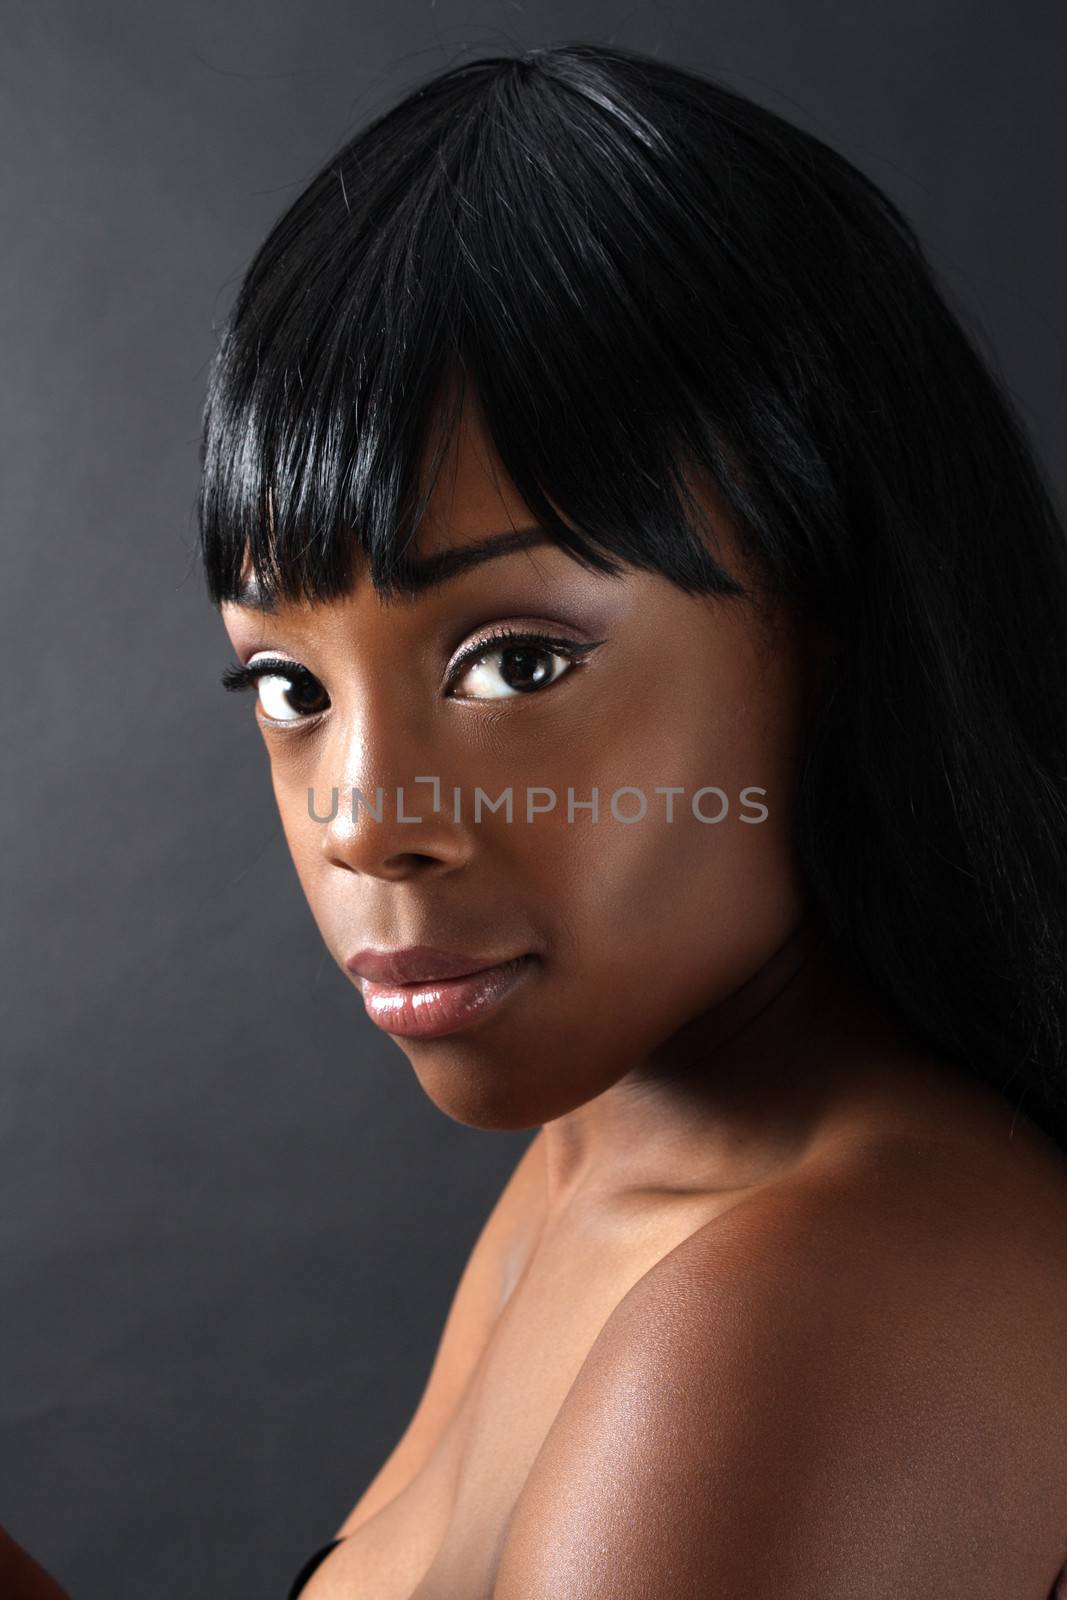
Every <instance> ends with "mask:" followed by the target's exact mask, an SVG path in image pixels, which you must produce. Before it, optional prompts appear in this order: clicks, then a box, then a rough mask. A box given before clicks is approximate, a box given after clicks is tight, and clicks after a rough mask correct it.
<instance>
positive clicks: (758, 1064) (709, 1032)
mask: <svg viewBox="0 0 1067 1600" xmlns="http://www.w3.org/2000/svg"><path fill="white" fill-rule="evenodd" d="M893 1038H894V1035H893V1033H892V1029H891V1027H890V1025H889V1024H888V1023H887V1021H886V1020H885V1018H884V1017H883V1016H882V1015H881V1013H880V1012H879V1010H878V1008H877V1007H876V1006H875V1005H874V1004H873V1003H872V1002H871V1000H870V999H869V997H867V996H865V995H862V994H860V993H859V991H858V990H856V989H855V988H853V987H851V986H849V985H847V984H845V983H844V982H842V980H841V978H840V976H839V975H838V973H837V972H836V971H835V969H834V967H833V965H832V963H831V961H830V960H829V958H828V955H827V952H826V950H825V947H824V946H823V945H822V944H821V942H820V941H819V940H818V939H817V937H816V936H815V935H814V934H813V932H812V930H811V928H810V927H809V925H808V924H806V923H803V922H802V923H800V924H799V925H798V926H797V927H796V928H795V929H794V931H793V933H792V934H791V935H790V936H789V937H788V938H787V939H786V940H785V941H784V943H783V944H782V945H781V946H780V947H779V948H778V950H776V951H775V953H774V954H773V955H772V956H771V957H770V959H769V960H768V961H767V962H765V963H764V965H763V966H762V967H760V969H759V970H758V971H757V972H756V973H754V974H753V975H752V976H751V977H750V978H748V979H747V980H746V981H745V982H744V983H743V984H742V985H741V986H740V987H739V988H737V989H736V990H734V991H733V992H732V993H730V994H729V995H727V996H726V997H725V998H723V999H721V1000H719V1001H717V1002H716V1003H715V1004H714V1005H713V1006H711V1007H709V1008H708V1009H707V1010H705V1011H702V1012H701V1013H700V1014H699V1015H698V1016H696V1017H694V1018H692V1019H691V1020H690V1021H689V1022H687V1023H686V1024H685V1026H684V1027H683V1028H682V1029H680V1030H679V1031H678V1032H677V1033H676V1034H674V1035H673V1036H672V1037H671V1038H670V1039H668V1040H666V1041H665V1042H664V1043H663V1044H662V1045H661V1046H659V1047H658V1048H657V1050H656V1051H655V1052H654V1053H653V1055H652V1056H651V1057H650V1058H648V1059H647V1060H645V1061H643V1062H642V1063H641V1064H640V1065H639V1066H637V1067H635V1068H633V1069H632V1070H631V1071H629V1072H627V1074H626V1075H625V1076H624V1077H623V1078H621V1079H619V1081H618V1082H617V1083H615V1084H613V1085H612V1087H611V1088H610V1089H608V1090H606V1091H605V1092H604V1093H603V1094H600V1095H598V1096H597V1097H596V1098H595V1099H594V1100H591V1101H589V1102H587V1103H586V1104H585V1105H582V1106H579V1107H578V1108H577V1109H576V1110H574V1111H572V1112H568V1113H566V1114H565V1115H563V1116H561V1117H557V1118H556V1119H555V1120H554V1121H552V1122H549V1123H546V1124H545V1125H544V1129H543V1134H542V1137H543V1139H544V1147H545V1159H546V1170H547V1175H548V1195H547V1202H548V1208H549V1212H550V1213H557V1212H561V1211H563V1210H564V1209H566V1207H567V1206H568V1205H569V1204H570V1202H571V1201H572V1200H573V1199H575V1198H576V1197H577V1196H578V1195H579V1194H581V1195H583V1196H590V1195H594V1194H595V1195H596V1196H598V1197H605V1198H610V1197H611V1195H613V1194H621V1193H622V1192H623V1191H626V1190H630V1191H632V1190H634V1189H641V1190H648V1191H660V1192H663V1193H678V1192H685V1191H690V1190H693V1191H701V1192H722V1193H728V1192H731V1191H735V1190H739V1189H743V1188H747V1187H750V1186H751V1185H753V1184H757V1183H761V1182H764V1181H766V1180H767V1179H769V1178H772V1177H774V1176H777V1175H780V1174H781V1173H783V1172H784V1171H785V1170H787V1169H788V1168H789V1167H790V1166H792V1165H795V1164H796V1163H797V1162H798V1161H800V1160H801V1159H803V1157H804V1156H805V1155H806V1154H807V1152H808V1151H809V1149H810V1148H811V1146H812V1144H813V1141H814V1140H815V1139H816V1138H818V1137H819V1135H820V1134H821V1133H822V1132H823V1131H824V1130H825V1129H826V1127H827V1126H828V1123H829V1122H830V1120H831V1119H833V1118H835V1117H837V1116H840V1115H841V1114H843V1112H844V1108H845V1105H846V1102H849V1101H851V1100H854V1099H855V1098H856V1096H857V1095H859V1094H861V1093H862V1091H863V1089H864V1088H865V1086H869V1084H870V1082H871V1078H872V1075H873V1074H874V1073H875V1072H876V1071H877V1070H878V1064H881V1065H883V1066H884V1062H885V1059H886V1046H887V1045H890V1044H891V1042H892V1040H893Z"/></svg>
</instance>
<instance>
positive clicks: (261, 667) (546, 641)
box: [222, 628, 604, 722]
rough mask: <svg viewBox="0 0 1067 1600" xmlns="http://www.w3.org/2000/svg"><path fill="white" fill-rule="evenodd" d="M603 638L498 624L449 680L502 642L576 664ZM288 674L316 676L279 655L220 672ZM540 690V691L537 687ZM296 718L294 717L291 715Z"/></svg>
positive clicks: (243, 682) (242, 677)
mask: <svg viewBox="0 0 1067 1600" xmlns="http://www.w3.org/2000/svg"><path fill="white" fill-rule="evenodd" d="M603 643H604V641H603V639H594V640H592V641H590V642H589V643H579V641H578V640H576V639H557V638H555V637H554V636H553V635H551V634H547V633H535V632H531V631H528V630H523V629H515V628H501V629H499V630H498V631H497V632H496V633H493V634H489V635H488V636H487V637H486V638H484V639H479V640H477V641H476V643H474V644H472V645H471V646H470V647H469V648H468V649H467V650H465V651H464V652H463V654H462V655H461V656H460V657H459V658H458V660H457V661H456V662H455V664H454V666H453V668H452V672H451V675H450V677H449V683H450V684H451V683H454V682H455V680H456V679H457V678H458V677H461V676H462V670H461V669H463V668H465V667H467V666H468V665H471V664H474V663H476V662H478V661H481V660H483V659H484V658H485V657H486V656H489V655H492V654H493V651H494V650H496V649H500V648H501V646H502V645H503V646H518V645H524V644H525V645H536V646H537V647H538V648H539V649H542V650H545V651H546V652H548V653H550V654H552V655H560V656H566V657H567V659H568V660H569V661H570V662H571V664H572V665H573V666H577V665H579V658H580V657H581V656H584V655H585V653H586V652H587V651H588V650H594V649H595V648H596V646H597V645H598V644H603ZM268 676H270V677H276V678H291V679H293V680H294V682H295V681H298V680H299V679H300V678H302V677H305V678H310V679H311V681H312V682H313V683H317V682H318V679H317V678H316V677H315V675H314V673H312V672H309V671H308V669H307V667H305V666H302V665H301V664H300V662H298V661H286V660H283V659H282V657H280V656H268V657H266V658H265V659H264V660H263V661H257V662H256V663H255V664H254V666H251V667H242V666H229V667H226V668H225V669H224V670H223V673H222V687H223V688H224V689H234V690H238V691H240V690H243V689H254V688H255V687H256V684H257V683H258V682H259V680H260V678H265V677H268ZM539 692H543V691H539ZM316 715H321V713H316V712H309V713H308V715H307V716H306V717H302V718H300V719H299V720H300V721H302V722H311V721H312V719H313V718H314V717H315V716H316ZM294 720H297V719H294Z"/></svg>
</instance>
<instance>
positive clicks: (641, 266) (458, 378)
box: [199, 43, 1067, 1150]
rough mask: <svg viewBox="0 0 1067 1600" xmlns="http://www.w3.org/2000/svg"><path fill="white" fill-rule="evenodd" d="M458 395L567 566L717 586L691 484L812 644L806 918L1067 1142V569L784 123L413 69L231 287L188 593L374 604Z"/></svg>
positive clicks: (694, 89) (473, 65)
mask: <svg viewBox="0 0 1067 1600" xmlns="http://www.w3.org/2000/svg"><path fill="white" fill-rule="evenodd" d="M468 392H471V393H472V394H473V397H474V399H475V401H476V403H477V404H478V405H479V407H480V410H481V413H482V415H483V417H484V421H485V425H486V427H487V430H488V433H489V436H490V438H491V440H492V443H493V445H494V447H495V449H496V452H497V454H498V456H499V458H500V460H501V462H502V463H503V466H504V468H505V469H506V471H507V473H508V474H509V476H510V477H511V479H512V481H513V482H514V484H515V486H516V487H517V489H518V491H519V493H520V495H521V496H522V498H523V500H524V501H525V503H526V504H527V505H528V506H529V507H530V509H531V512H532V513H533V515H534V517H535V519H536V521H537V522H539V523H541V524H542V525H543V526H544V527H545V528H546V529H547V530H548V532H549V533H550V535H551V536H552V537H553V538H554V539H556V540H557V541H558V542H559V543H560V544H561V545H563V546H564V548H566V549H567V550H568V551H569V552H570V554H571V555H572V556H573V557H574V559H575V560H577V561H579V562H581V563H583V564H585V565H588V566H591V567H593V568H594V569H596V570H600V571H605V572H614V571H619V570H620V565H619V563H620V562H621V563H628V564H630V565H632V566H636V567H638V568H643V569H645V570H647V571H654V572H658V573H661V574H662V575H664V576H666V577H667V578H669V579H670V580H671V581H673V582H674V583H676V584H677V585H679V586H680V587H681V588H682V589H683V590H685V591H686V592H689V593H702V592H703V593H711V592H719V593H724V594H731V593H739V592H740V593H744V592H746V591H745V590H744V587H743V585H740V584H739V582H738V580H737V579H736V577H735V576H734V575H732V574H731V573H730V572H729V571H728V570H727V569H726V568H725V567H724V566H723V565H721V564H720V563H719V562H718V561H717V560H716V559H715V558H714V556H713V555H712V553H711V546H713V544H714V539H713V537H712V539H711V541H710V543H709V540H708V538H707V537H704V536H703V535H704V534H706V533H708V532H709V531H711V532H712V534H713V530H709V529H707V528H705V529H703V530H702V529H701V527H700V522H701V511H700V505H699V503H698V501H697V499H696V498H695V497H694V496H693V495H691V494H690V492H689V481H690V480H689V474H690V473H693V474H695V475H696V476H697V477H699V476H700V475H704V476H705V478H706V481H709V482H713V483H714V484H715V486H716V487H717V489H718V491H719V493H720V494H721V495H722V497H723V498H724V500H725V503H726V505H727V506H728V508H729V511H730V513H731V515H732V517H733V519H734V522H735V526H736V529H737V534H738V537H739V539H740V541H741V545H742V549H743V550H744V551H745V552H746V553H747V554H748V555H749V556H751V558H752V560H753V562H754V564H755V569H756V570H758V571H759V572H760V573H761V574H762V575H763V576H764V578H765V579H766V584H767V587H768V588H770V589H772V590H774V591H776V592H780V593H782V594H786V595H789V596H793V597H795V599H796V600H797V601H798V602H799V604H800V606H801V607H802V608H803V610H804V612H805V613H806V614H807V615H808V616H810V617H811V619H812V620H813V621H814V622H815V623H816V625H817V626H818V627H819V628H821V629H822V630H823V631H824V632H825V634H826V636H827V637H828V638H829V639H830V640H832V644H833V656H832V660H831V664H830V669H829V671H828V673H827V675H826V679H825V684H824V691H823V693H822V696H821V699H820V700H819V703H818V704H817V706H816V708H815V710H814V712H813V715H812V718H811V723H810V728H809V733H808V741H807V747H806V754H805V760H804V763H803V771H802V775H801V779H800V785H799V793H798V796H797V810H796V815H795V844H796V849H797V854H798V860H799V863H800V868H801V871H802V874H803V882H804V886H805V891H806V894H807V897H808V904H809V909H810V913H811V915H812V918H813V919H814V920H815V922H816V923H817V924H818V926H819V928H820V930H821V932H822V933H823V935H824V937H825V938H826V939H827V940H828V941H829V943H830V945H831V947H832V948H833V950H834V951H835V952H836V953H837V956H838V958H839V960H840V961H841V963H842V964H843V966H844V967H845V968H846V969H848V970H849V971H851V972H853V973H854V974H855V976H856V977H857V978H860V979H862V980H864V981H865V983H866V984H867V985H870V986H873V988H874V989H875V991H876V992H877V993H878V995H879V996H880V998H881V999H882V1001H883V1002H884V1003H885V1004H886V1005H887V1006H888V1007H890V1008H891V1009H892V1010H893V1012H894V1013H895V1014H896V1015H897V1017H898V1019H902V1020H903V1022H904V1024H905V1025H906V1027H907V1028H908V1030H910V1033H911V1035H912V1037H913V1038H914V1040H915V1041H916V1043H917V1044H918V1045H919V1046H920V1047H921V1048H923V1049H925V1050H927V1051H931V1052H934V1053H936V1054H938V1055H940V1056H942V1057H948V1058H950V1059H952V1060H954V1061H956V1062H958V1063H961V1064H962V1065H964V1066H965V1067H967V1068H968V1069H969V1070H970V1071H972V1072H973V1073H975V1074H976V1075H977V1076H978V1077H980V1078H981V1079H983V1080H984V1081H985V1082H987V1083H989V1084H991V1085H993V1086H994V1087H995V1088H997V1089H998V1090H1000V1091H1001V1092H1003V1093H1004V1094H1006V1095H1008V1096H1009V1097H1010V1098H1011V1100H1012V1101H1013V1102H1014V1103H1015V1105H1016V1108H1017V1111H1018V1113H1019V1114H1022V1115H1025V1116H1028V1117H1029V1118H1031V1119H1032V1120H1033V1121H1034V1122H1035V1123H1037V1124H1038V1126H1040V1127H1043V1128H1044V1129H1045V1130H1046V1131H1047V1132H1048V1133H1049V1134H1050V1135H1051V1137H1052V1138H1053V1139H1054V1140H1056V1141H1057V1142H1058V1143H1059V1144H1060V1146H1061V1147H1062V1148H1063V1149H1065V1150H1067V1040H1065V1026H1064V1025H1065V1022H1067V992H1065V974H1064V958H1065V951H1067V915H1065V912H1067V903H1065V892H1064V891H1065V885H1067V762H1065V730H1067V671H1065V665H1064V655H1063V650H1064V643H1065V640H1067V543H1065V539H1064V530H1063V526H1062V524H1061V522H1060V521H1059V520H1058V517H1057V512H1056V508H1055V506H1054V503H1053V497H1052V493H1051V490H1050V488H1049V486H1048V484H1047V482H1046V480H1045V478H1044V476H1043V473H1042V469H1041V467H1040V465H1039V463H1038V461H1037V459H1036V457H1035V454H1034V451H1033V449H1032V446H1031V444H1030V442H1029V440H1028V438H1027V435H1026V431H1025V429H1024V427H1023V425H1022V423H1021V421H1020V420H1019V417H1018V415H1017V412H1016V411H1015V409H1014V408H1013V405H1012V402H1011V401H1010V399H1009V397H1008V394H1007V392H1006V389H1005V387H1004V385H1003V383H1002V380H1001V379H1000V378H999V377H998V376H997V375H996V373H995V371H994V369H993V366H992V363H991V362H990V361H989V360H988V358H986V357H984V356H983V355H982V354H981V353H980V351H979V345H978V341H977V339H976V338H975V337H974V336H973V335H970V334H968V333H967V332H966V331H965V330H964V327H963V325H962V322H961V319H960V317H959V316H958V315H957V314H956V313H955V312H954V311H953V310H952V309H951V308H950V304H949V299H948V296H947V294H946V292H945V291H944V289H943V288H941V287H940V286H939V284H938V282H937V277H936V274H935V272H934V270H933V268H932V266H931V265H930V263H929V261H928V260H927V258H926V256H925V254H924V250H923V248H922V245H921V244H920V242H919V240H918V238H917V236H916V233H915V231H914V229H913V228H912V226H911V225H910V224H909V223H908V221H907V220H906V219H905V217H904V216H903V215H902V213H901V211H900V210H899V209H898V208H897V207H896V206H895V204H894V203H893V202H892V201H891V200H890V199H889V198H888V197H887V196H886V195H885V194H884V193H883V192H882V191H881V190H880V189H879V188H878V187H877V186H876V185H875V184H874V183H873V182H872V181H871V180H870V179H869V178H867V177H866V176H864V174H863V173H861V172H860V171H858V170H857V168H856V167H854V166H853V165H852V164H851V163H850V162H848V161H847V160H846V159H845V158H844V157H843V156H841V155H840V154H838V153H836V152H835V151H834V150H832V149H831V148H829V147H828V146H827V145H826V144H825V143H823V142H822V141H821V140H819V139H818V138H816V137H815V136H813V135H812V134H811V133H808V132H806V131H803V130H801V129H800V128H798V127H795V126H793V125H792V124H791V123H789V122H788V121H787V120H785V119H783V118H781V117H780V116H778V115H776V114H775V113H773V112H771V111H769V110H768V109H766V108H764V107H761V106H759V105H757V104H755V103H754V102H752V101H750V100H748V99H747V98H745V97H743V96H742V95H740V94H738V93H736V92H734V91H733V90H731V89H729V88H727V87H726V86H725V85H723V84H722V83H719V82H716V81H713V80H711V79H709V78H707V77H703V76H701V75H698V74H696V73H694V72H691V71H688V70H685V69H682V68H680V67H677V66H674V65H671V64H668V63H665V62H662V61H659V60H655V59H652V58H650V57H646V56H643V55H640V54H638V53H637V52H633V51H628V50H623V49H620V48H615V47H606V46H601V45H598V44H592V43H572V44H566V45H560V46H555V47H552V48H545V49H539V50H531V51H528V52H526V53H525V54H522V55H517V56H513V57H490V58H484V59H479V60H474V61H468V62H466V63H464V64H462V65H460V66H458V67H455V68H453V69H451V70H449V71H447V72H444V73H441V74H439V75H438V76H436V77H433V78H430V79H428V80H427V81H425V82H423V83H422V84H421V85H420V86H418V87H417V88H416V89H415V90H414V91H412V92H410V93H408V94H407V95H406V96H405V97H404V98H403V99H402V100H401V101H400V102H399V103H398V104H396V105H394V106H393V107H392V108H391V109H389V110H388V111H387V112H386V113H385V114H383V115H381V116H379V117H378V118H377V119H376V120H374V121H373V122H371V123H370V125H369V126H367V127H366V128H364V129H363V130H361V131H360V132H359V133H358V134H357V135H356V137H354V138H353V139H352V140H351V141H350V142H349V143H348V144H346V145H345V146H344V148H343V149H342V150H340V151H339V153H338V154H337V155H336V156H335V157H333V158H332V159H331V160H330V161H329V163H328V164H327V165H326V166H325V167H324V168H323V170H322V172H321V173H320V174H319V175H318V176H317V177H316V178H315V179H314V180H313V181H312V182H311V184H310V185H309V186H308V187H307V188H306V190H305V191H304V193H302V194H301V195H300V196H299V198H298V199H297V200H296V201H295V203H294V204H293V205H292V206H291V207H290V209H289V210H288V211H287V212H286V213H285V215H284V216H283V217H282V218H281V220H280V221H279V222H278V223H277V225H276V226H275V227H274V229H273V231H272V232H271V234H270V236H269V237H268V239H267V240H266V242H265V243H264V244H263V246H262V248H261V249H260V251H259V252H258V254H257V255H256V257H255V259H254V260H253V262H252V265H251V267H250V268H249V270H248V273H247V276H246V277H245V279H244V282H243V284H242V286H241V288H240V291H239V293H238V295H237V297H236V301H235V305H234V308H233V311H232V314H231V316H230V317H229V319H228V323H227V326H226V328H225V331H224V334H223V337H222V340H221V343H220V348H219V351H218V355H217V358H216V360H215V363H214V367H213V370H212V375H211V379H210V385H209V393H208V400H207V406H206V410H205V428H204V443H203V481H202V487H201V495H200V506H199V509H200V530H201V551H202V556H203V561H204V568H205V572H206V576H207V583H208V588H209V591H210V594H211V597H212V599H213V601H214V602H215V603H216V604H218V603H220V602H221V601H223V600H234V599H236V598H237V597H238V595H239V593H240V577H241V568H242V561H243V559H244V558H245V556H246V554H247V556H248V557H249V558H250V560H251V563H252V567H253V570H254V572H255V575H256V578H257V581H258V583H259V585H260V588H261V590H262V591H263V592H264V593H267V594H277V593H280V594H281V595H283V596H285V597H288V598H293V597H296V596H298V595H299V596H304V597H311V598H315V599H329V598H331V597H336V596H338V595H340V594H342V593H344V592H346V591H347V589H348V587H349V585H350V583H351V581H352V572H353V568H352V561H353V559H354V556H355V555H356V554H357V553H361V554H363V555H364V556H366V557H367V558H368V560H369V569H370V572H371V575H372V580H373V582H374V583H375V585H376V586H377V587H378V588H379V590H380V591H381V593H382V594H383V595H385V596H388V595H389V594H390V593H392V592H394V590H395V587H396V586H397V585H398V584H400V583H402V581H403V572H404V562H405V552H406V551H407V549H408V547H409V545H410V542H411V540H412V539H413V537H414V535H415V533H416V531H417V529H418V525H419V520H420V518H421V516H422V514H423V512H424V510H425V507H426V503H427V498H428V494H429V492H430V488H431V487H432V482H433V475H434V472H435V471H436V465H437V464H439V462H440V459H441V453H442V450H443V448H444V445H445V444H446V443H447V439H448V437H449V431H450V429H451V427H452V426H453V424H454V420H455V416H456V414H457V412H456V408H457V406H458V404H459V401H460V400H461V399H462V397H463V395H465V394H467V393H468ZM431 447H432V448H431ZM424 452H426V454H425V455H424ZM426 459H430V460H431V473H430V476H429V480H428V482H427V480H426V479H425V478H424V477H423V476H422V471H421V467H420V463H423V464H424V463H425V461H426ZM1012 1125H1013V1126H1014V1122H1013V1124H1012Z"/></svg>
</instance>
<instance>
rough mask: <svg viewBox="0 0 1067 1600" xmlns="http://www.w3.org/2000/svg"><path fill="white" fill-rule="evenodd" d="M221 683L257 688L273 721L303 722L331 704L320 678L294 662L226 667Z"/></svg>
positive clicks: (234, 686)
mask: <svg viewBox="0 0 1067 1600" xmlns="http://www.w3.org/2000/svg"><path fill="white" fill-rule="evenodd" d="M222 684H223V687H224V688H226V689H255V691H256V696H257V698H258V700H259V703H260V705H261V706H262V708H263V711H264V713H265V714H266V716H268V717H269V718H270V720H271V721H272V722H303V721H305V720H306V719H307V718H309V717H313V716H317V715H318V713H319V712H320V711H325V710H326V709H327V707H328V706H329V704H330V697H329V695H328V694H327V693H326V691H325V689H324V688H323V687H322V684H321V683H320V682H319V680H318V679H317V678H316V677H315V676H314V675H313V674H312V673H310V672H309V671H308V669H307V668H306V667H302V666H300V664H299V663H298V662H295V661H293V662H289V661H282V660H273V661H250V662H249V664H248V666H247V667H236V666H234V667H227V668H226V670H225V671H224V672H223V674H222Z"/></svg>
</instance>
